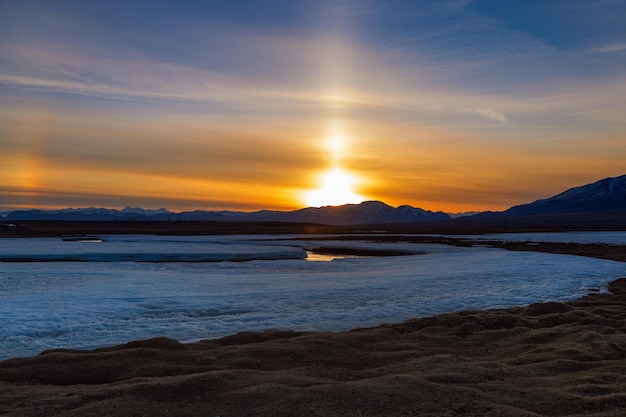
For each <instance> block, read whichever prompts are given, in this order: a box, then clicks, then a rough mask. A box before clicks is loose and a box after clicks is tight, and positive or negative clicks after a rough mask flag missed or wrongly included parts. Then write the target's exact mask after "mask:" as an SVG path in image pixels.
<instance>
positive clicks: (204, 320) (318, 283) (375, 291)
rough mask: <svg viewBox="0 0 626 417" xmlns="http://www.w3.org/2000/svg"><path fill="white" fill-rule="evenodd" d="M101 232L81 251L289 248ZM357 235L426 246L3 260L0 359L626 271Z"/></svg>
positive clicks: (523, 300)
mask: <svg viewBox="0 0 626 417" xmlns="http://www.w3.org/2000/svg"><path fill="white" fill-rule="evenodd" d="M257 238H258V237H257ZM7 240H10V241H11V242H8V243H7V242H6V241H7ZM106 242H109V243H111V245H112V246H113V247H112V248H111V249H108V248H106V246H100V245H102V244H101V243H89V244H87V243H85V245H92V246H91V247H90V248H89V249H88V250H89V253H100V250H95V249H94V248H95V247H98V248H104V249H103V250H102V251H101V252H102V253H105V254H106V253H108V254H110V253H123V251H122V250H121V248H122V247H124V246H125V245H130V246H127V247H132V246H133V245H132V244H140V245H141V246H142V248H143V249H142V252H136V253H155V252H162V253H180V254H184V253H194V252H193V251H194V250H195V249H194V248H196V247H200V246H202V247H203V250H206V249H207V248H209V247H212V245H217V246H220V247H231V248H232V249H233V251H235V252H236V251H237V250H239V248H241V247H245V246H246V245H252V246H254V247H255V248H256V249H255V251H258V252H263V250H260V249H259V247H261V248H265V249H266V250H267V251H268V252H273V251H275V250H276V245H279V246H280V251H284V252H288V249H290V247H289V246H288V245H289V244H291V243H290V242H261V241H259V242H256V241H255V242H252V241H242V237H219V238H207V237H202V238H187V237H185V238H171V237H166V238H164V237H154V236H138V237H115V238H111V239H107V240H106ZM103 243H105V242H103ZM292 243H294V244H296V243H297V242H295V241H294V242H292ZM300 243H301V242H300ZM55 244H56V245H69V247H73V248H75V251H76V252H80V251H82V249H79V246H72V245H76V244H77V242H60V243H59V242H56V243H55ZM307 244H315V242H309V243H307ZM341 244H342V245H345V244H346V243H345V242H341ZM348 244H350V242H348ZM353 244H354V245H359V247H363V246H366V247H371V248H386V249H388V248H391V247H393V248H410V249H412V250H415V251H416V252H424V254H421V255H414V256H402V257H391V258H349V259H337V260H334V261H332V262H306V261H304V260H287V259H280V260H266V261H260V260H255V261H250V262H237V263H233V262H218V263H193V262H192V263H167V262H165V263H138V262H112V261H110V262H34V263H33V262H27V263H7V262H0V323H2V325H1V326H0V358H9V357H15V356H25V355H32V354H37V353H39V352H40V351H42V350H44V349H50V348H55V347H72V348H94V347H100V346H106V345H112V344H116V343H124V342H127V341H129V340H134V339H142V338H148V337H155V336H168V337H173V338H177V339H180V340H183V341H191V340H198V339H203V338H212V337H219V336H224V335H227V334H232V333H235V332H239V331H259V330H264V329H268V328H274V329H278V328H280V329H295V330H313V331H322V330H331V331H336V330H347V329H351V328H355V327H364V326H373V325H378V324H382V323H388V322H399V321H402V320H405V319H409V318H412V317H419V316H427V315H432V314H437V313H444V312H452V311H457V310H464V309H484V308H495V307H507V306H515V305H525V304H529V303H533V302H541V301H548V300H569V299H572V298H576V297H579V296H581V295H584V294H585V293H586V291H587V290H588V289H589V288H593V287H597V288H601V287H603V286H604V285H605V284H606V283H607V282H609V281H611V280H613V279H616V278H619V277H623V276H626V264H624V263H619V262H612V261H604V260H597V259H591V258H583V257H576V256H567V255H552V254H546V253H532V252H510V251H505V250H500V249H490V248H482V247H476V248H460V247H453V246H445V245H426V244H410V243H401V244H395V243H394V244H384V243H364V242H353ZM50 245H51V243H50V242H49V241H48V240H45V239H44V240H39V239H28V240H14V239H4V240H2V239H0V249H1V250H5V249H6V248H8V247H9V246H11V247H13V249H11V250H12V251H13V252H12V253H17V254H19V253H35V252H41V253H51V252H50V250H51V246H50ZM79 245H80V243H79ZM116 245H117V246H116ZM217 246H216V247H217ZM157 248H158V251H157V250H156V249H157ZM291 249H293V250H296V251H301V250H302V249H301V248H299V247H295V248H291ZM63 250H64V251H66V250H68V249H63ZM85 250H87V249H85ZM70 252H71V251H70ZM209 252H210V251H209Z"/></svg>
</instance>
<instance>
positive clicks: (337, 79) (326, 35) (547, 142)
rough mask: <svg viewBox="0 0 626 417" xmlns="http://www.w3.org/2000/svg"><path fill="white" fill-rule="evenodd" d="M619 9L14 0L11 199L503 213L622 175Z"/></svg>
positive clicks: (4, 0)
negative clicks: (372, 203)
mask: <svg viewBox="0 0 626 417" xmlns="http://www.w3.org/2000/svg"><path fill="white" fill-rule="evenodd" d="M625 19H626V2H624V1H620V0H606V1H602V2H588V1H583V0H571V1H570V0H555V1H550V2H545V1H539V0H527V1H507V2H502V1H498V0H442V1H437V2H432V1H409V0H392V1H385V2H380V1H373V0H369V1H368V0H345V1H330V0H328V1H316V2H310V1H277V0H267V1H263V2H261V1H255V0H246V1H231V2H202V1H173V0H155V1H151V2H140V1H121V0H113V1H109V2H89V1H76V0H57V1H54V2H50V1H44V0H32V1H23V0H20V1H17V0H0V164H1V165H2V167H3V170H2V171H1V172H0V211H10V210H16V209H25V208H43V209H50V208H66V207H89V206H95V207H109V208H123V207H125V206H133V207H137V206H139V207H144V208H159V207H166V208H168V209H169V210H172V211H184V210H196V209H200V210H222V209H229V210H234V211H254V210H259V209H274V210H293V209H298V208H302V207H306V206H309V205H338V204H343V203H354V202H359V201H363V200H379V201H383V202H385V203H386V204H389V205H391V206H394V207H396V206H399V205H404V204H408V205H411V206H413V207H419V208H423V209H426V210H433V211H439V210H442V211H446V212H451V213H452V212H463V211H472V210H475V211H480V210H494V211H497V210H504V209H506V208H509V207H511V206H514V205H517V204H523V203H528V202H531V201H534V200H536V199H539V198H545V197H549V196H552V195H555V194H557V193H560V192H562V191H564V190H566V189H568V188H571V187H575V186H580V185H584V184H587V183H591V182H594V181H597V180H600V179H602V178H605V177H615V176H619V175H622V174H624V161H625V160H626V117H624V115H625V111H626V27H625V26H624V25H623V22H624V20H625Z"/></svg>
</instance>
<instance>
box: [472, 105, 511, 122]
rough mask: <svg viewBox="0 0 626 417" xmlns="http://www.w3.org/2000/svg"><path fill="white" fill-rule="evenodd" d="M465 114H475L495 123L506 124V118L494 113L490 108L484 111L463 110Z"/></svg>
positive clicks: (496, 112) (497, 112) (501, 114)
mask: <svg viewBox="0 0 626 417" xmlns="http://www.w3.org/2000/svg"><path fill="white" fill-rule="evenodd" d="M463 111H464V112H465V113H470V114H475V115H477V116H482V117H486V118H487V119H490V120H495V121H496V122H500V123H506V122H507V120H506V116H505V115H504V114H503V113H500V112H499V111H496V110H494V109H491V108H486V109H465V110H463Z"/></svg>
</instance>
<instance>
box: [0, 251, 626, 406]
mask: <svg viewBox="0 0 626 417" xmlns="http://www.w3.org/2000/svg"><path fill="white" fill-rule="evenodd" d="M438 243H441V242H438ZM455 243H456V244H465V243H467V242H465V243H463V242H458V241H457V242H455ZM484 243H485V242H484V241H481V244H484ZM576 245H577V246H571V245H566V246H559V247H553V246H551V245H547V246H544V247H542V248H540V249H543V250H542V251H554V250H559V252H556V253H564V252H563V251H564V250H567V251H569V252H565V253H569V254H577V255H583V256H593V257H599V256H598V255H602V257H603V259H612V260H616V261H621V262H624V258H623V257H622V256H623V255H624V250H623V248H624V247H623V246H621V247H618V251H617V252H613V251H612V250H613V249H615V248H607V247H606V245H600V246H598V245H579V244H576ZM505 246H507V247H504V249H509V250H537V249H538V246H540V245H535V244H532V245H529V246H522V247H521V249H519V247H520V246H519V243H517V242H516V243H515V244H513V245H509V244H508V243H507V245H505ZM582 246H587V247H586V249H585V248H581V247H582ZM613 246H615V245H613ZM531 248H532V249H531ZM601 248H604V249H608V251H606V252H605V253H598V251H599V249H601ZM574 249H575V250H576V251H577V252H578V253H570V252H571V251H573V250H574ZM582 249H585V250H582ZM619 249H621V250H619ZM609 290H610V291H611V293H610V294H590V295H587V296H585V297H583V298H580V299H577V300H573V301H569V302H563V303H561V302H548V303H539V304H531V305H529V306H526V307H513V308H506V309H495V310H477V311H463V312H457V313H449V314H442V315H436V316H432V317H425V318H417V319H411V320H408V321H405V322H403V323H397V324H387V325H381V326H377V327H373V328H364V329H354V330H350V331H345V332H321V333H309V332H293V331H265V332H254V333H239V334H234V335H231V336H227V337H223V338H220V339H210V340H203V341H199V342H195V343H188V344H182V343H180V342H178V341H176V340H173V339H167V338H156V339H149V340H140V341H133V342H129V343H127V344H124V345H118V346H113V347H107V348H101V349H95V350H90V351H82V350H71V349H56V350H51V351H47V352H44V353H42V354H40V355H38V356H34V357H28V358H15V359H9V360H5V361H2V362H0V414H3V415H5V414H6V415H9V416H35V415H41V414H46V415H59V416H70V415H85V416H104V415H112V414H113V415H132V414H133V413H135V415H155V416H161V415H162V416H165V415H180V416H195V415H197V416H200V415H220V416H222V417H226V416H232V417H234V416H291V415H316V416H349V415H354V416H375V415H386V416H404V415H422V416H441V415H466V416H472V415H481V416H496V415H508V416H537V415H558V416H565V415H567V416H579V415H580V416H582V415H585V416H618V415H623V413H624V412H626V347H624V346H626V320H625V319H624V317H626V278H620V279H617V280H615V281H613V282H611V283H610V284H609Z"/></svg>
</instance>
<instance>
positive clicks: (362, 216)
mask: <svg viewBox="0 0 626 417" xmlns="http://www.w3.org/2000/svg"><path fill="white" fill-rule="evenodd" d="M448 219H450V216H449V215H447V214H446V213H443V212H436V213H435V212H432V211H426V210H422V209H420V208H414V207H410V206H400V207H397V208H394V207H391V206H389V205H387V204H385V203H382V202H380V201H365V202H363V203H360V204H346V205H343V206H327V207H319V208H318V207H309V208H304V209H300V210H295V211H272V210H261V211H255V212H236V211H204V210H197V211H187V212H180V213H175V212H173V211H169V210H166V209H163V208H162V209H158V210H145V209H142V208H133V207H126V208H124V209H123V210H115V209H106V208H93V207H91V208H68V209H61V210H37V209H33V210H15V211H12V212H8V213H5V214H4V218H3V220H4V221H28V220H56V221H204V222H206V221H229V222H300V223H320V224H329V225H350V224H373V223H413V222H430V221H438V220H448Z"/></svg>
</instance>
